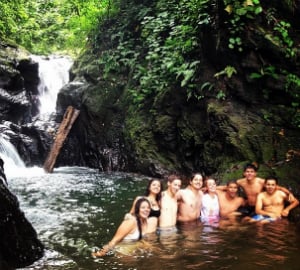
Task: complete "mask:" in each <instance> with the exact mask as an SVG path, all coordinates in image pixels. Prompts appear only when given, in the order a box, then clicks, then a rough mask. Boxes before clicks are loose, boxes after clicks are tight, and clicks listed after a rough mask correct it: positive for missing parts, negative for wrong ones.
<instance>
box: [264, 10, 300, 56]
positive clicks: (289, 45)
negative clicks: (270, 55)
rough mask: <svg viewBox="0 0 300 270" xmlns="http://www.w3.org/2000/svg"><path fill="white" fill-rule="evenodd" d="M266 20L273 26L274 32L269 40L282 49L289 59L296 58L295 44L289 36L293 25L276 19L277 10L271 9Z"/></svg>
mask: <svg viewBox="0 0 300 270" xmlns="http://www.w3.org/2000/svg"><path fill="white" fill-rule="evenodd" d="M266 18H267V20H268V23H269V24H272V25H273V30H274V31H273V32H272V34H271V35H270V36H269V39H270V40H272V41H273V42H274V43H275V44H276V45H277V46H278V47H280V48H281V50H282V51H283V52H284V54H285V56H286V57H287V58H295V56H296V48H294V47H293V46H294V42H293V40H292V38H291V36H290V34H289V29H290V28H291V24H290V23H289V22H286V21H284V20H278V19H276V17H275V10H274V9H271V8H270V9H268V10H267V16H266Z"/></svg>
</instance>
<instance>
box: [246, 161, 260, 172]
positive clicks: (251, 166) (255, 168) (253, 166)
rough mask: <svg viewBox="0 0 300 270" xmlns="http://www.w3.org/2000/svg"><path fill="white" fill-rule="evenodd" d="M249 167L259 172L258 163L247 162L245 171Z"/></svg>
mask: <svg viewBox="0 0 300 270" xmlns="http://www.w3.org/2000/svg"><path fill="white" fill-rule="evenodd" d="M247 169H253V170H254V171H256V172H257V170H258V168H257V166H256V165H254V164H253V163H247V164H246V165H245V166H244V172H245V171H246V170H247Z"/></svg>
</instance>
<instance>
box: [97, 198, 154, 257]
mask: <svg viewBox="0 0 300 270" xmlns="http://www.w3.org/2000/svg"><path fill="white" fill-rule="evenodd" d="M150 207H151V206H150V203H149V201H148V200H147V199H146V198H140V199H138V200H137V201H136V203H135V207H134V214H133V215H132V217H133V218H129V219H124V220H123V222H122V223H121V225H120V226H119V228H118V230H117V232H116V233H115V235H114V237H113V238H112V240H110V241H109V243H108V244H106V245H104V246H103V248H102V249H100V250H98V251H96V252H93V253H92V256H93V257H102V256H104V255H106V254H107V253H108V252H109V251H110V250H112V249H113V248H114V247H115V246H116V245H117V244H118V243H119V242H121V241H122V240H135V241H137V240H140V239H142V237H143V235H144V234H145V233H147V231H148V230H147V226H148V222H147V219H148V217H149V214H150Z"/></svg>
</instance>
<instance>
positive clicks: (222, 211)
mask: <svg viewBox="0 0 300 270" xmlns="http://www.w3.org/2000/svg"><path fill="white" fill-rule="evenodd" d="M243 176H244V177H243V178H241V179H238V180H236V181H229V182H228V183H227V185H226V186H221V185H217V183H216V181H215V179H213V178H210V177H208V178H206V179H204V178H203V176H202V175H201V174H200V173H195V174H193V175H192V176H191V178H190V179H189V183H188V185H187V186H186V187H185V188H183V189H182V188H181V185H182V180H181V178H180V177H179V176H178V175H174V174H172V175H170V176H169V177H168V179H167V189H166V190H164V191H162V182H161V181H160V180H159V179H151V180H150V181H149V183H148V185H147V188H146V193H145V195H144V196H138V197H137V198H136V199H135V200H134V202H133V205H132V208H131V209H130V211H129V213H128V214H126V215H125V217H124V220H123V221H122V223H121V225H120V226H119V228H118V229H117V231H116V233H115V235H114V236H113V238H112V239H111V241H110V242H109V243H108V244H106V245H104V246H103V248H102V249H100V250H97V251H95V252H93V253H92V256H93V257H102V256H104V255H105V254H107V253H108V252H109V251H110V250H112V249H113V248H114V247H115V246H116V245H117V244H118V243H119V242H121V241H123V240H139V239H142V237H143V236H144V235H146V234H150V233H155V232H158V233H163V232H172V231H174V232H176V231H177V227H176V226H177V225H178V224H180V223H190V222H199V221H200V222H202V223H204V224H207V225H213V224H216V223H219V222H220V221H222V220H232V219H235V218H236V217H238V216H239V217H241V219H242V221H245V222H260V223H266V222H272V221H275V220H278V219H281V218H284V217H287V216H288V215H289V212H290V210H291V209H293V208H295V207H297V206H298V205H299V201H298V200H297V199H296V198H295V197H294V195H293V194H292V193H291V192H290V191H289V190H288V189H287V188H285V187H282V186H279V185H278V180H277V179H276V178H275V177H267V178H266V179H262V178H259V177H257V167H256V166H255V165H253V164H246V166H245V167H244V172H243ZM239 188H241V189H242V191H243V193H244V195H245V196H240V195H239ZM244 197H245V198H244Z"/></svg>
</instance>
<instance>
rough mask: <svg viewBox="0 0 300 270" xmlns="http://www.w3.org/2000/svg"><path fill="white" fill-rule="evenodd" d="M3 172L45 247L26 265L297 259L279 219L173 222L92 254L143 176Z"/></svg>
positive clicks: (267, 265) (293, 264)
mask: <svg viewBox="0 0 300 270" xmlns="http://www.w3.org/2000/svg"><path fill="white" fill-rule="evenodd" d="M23 175H24V176H22V177H21V176H18V177H14V178H10V179H8V180H9V186H10V188H11V189H12V191H13V192H14V193H15V194H16V195H17V197H18V198H19V201H20V205H21V208H22V210H23V211H24V212H25V214H26V216H27V218H28V219H29V220H30V221H31V222H32V224H33V225H34V227H35V228H36V230H37V232H38V234H39V237H40V239H41V240H42V241H43V242H44V243H45V245H46V246H47V248H48V250H47V252H46V255H45V257H44V258H43V259H42V260H41V261H39V262H37V263H36V264H35V265H34V266H31V267H27V268H26V269H27V270H28V269H53V270H58V269H80V270H96V269H103V270H105V269H118V270H121V269H127V270H128V269H142V270H143V269H145V270H148V269H149V270H150V269H151V270H153V269H172V270H173V269H174V270H177V269H178V270H179V269H180V270H181V269H230V270H238V269H239V270H240V269H242V270H248V269H249V270H250V269H251V270H252V269H274V270H275V269H276V270H277V269H278V270H279V269H288V270H298V269H299V265H300V258H299V255H298V254H299V248H300V241H299V240H300V230H299V227H297V226H296V225H295V224H293V223H289V222H287V221H286V220H283V221H279V222H276V223H271V224H264V225H258V224H241V223H237V224H232V223H229V224H228V223H227V224H226V223H221V224H219V226H214V227H212V226H205V225H203V224H201V223H200V222H198V223H195V224H188V225H187V224H180V225H179V226H178V231H177V232H173V233H169V234H168V233H162V234H159V235H156V234H152V235H149V236H148V237H147V238H146V239H145V240H144V241H141V242H137V243H136V242H135V243H124V244H122V245H120V246H119V247H118V248H117V249H116V250H115V251H114V252H113V253H112V254H110V255H108V256H106V257H103V258H98V259H92V258H91V257H90V252H91V250H92V249H93V248H95V247H101V246H102V245H103V244H105V243H106V242H108V241H109V240H110V239H111V237H112V236H113V234H114V233H115V230H116V229H117V226H118V225H119V224H120V222H121V221H122V219H123V216H124V215H125V213H126V212H127V211H128V210H129V209H130V207H131V204H132V200H133V199H134V198H135V197H136V196H137V195H140V194H142V193H143V192H144V189H145V187H146V182H147V180H148V178H147V177H144V176H138V175H133V174H123V173H112V174H105V173H98V172H97V171H96V170H92V169H87V168H77V167H76V168H74V167H72V168H59V169H56V170H55V171H54V173H53V174H44V173H40V174H38V173H36V170H35V172H34V173H31V171H30V169H29V170H28V171H27V172H26V173H24V174H23Z"/></svg>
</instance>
